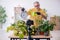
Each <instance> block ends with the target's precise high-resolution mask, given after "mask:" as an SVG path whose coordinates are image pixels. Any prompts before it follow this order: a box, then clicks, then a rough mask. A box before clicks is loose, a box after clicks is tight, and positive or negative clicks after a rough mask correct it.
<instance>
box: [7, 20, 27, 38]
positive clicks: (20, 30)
mask: <svg viewBox="0 0 60 40" xmlns="http://www.w3.org/2000/svg"><path fill="white" fill-rule="evenodd" d="M9 31H13V33H14V35H15V36H19V38H23V37H24V35H27V27H26V24H25V22H24V21H21V20H19V21H17V22H16V23H14V24H12V25H11V26H9V27H7V32H9Z"/></svg>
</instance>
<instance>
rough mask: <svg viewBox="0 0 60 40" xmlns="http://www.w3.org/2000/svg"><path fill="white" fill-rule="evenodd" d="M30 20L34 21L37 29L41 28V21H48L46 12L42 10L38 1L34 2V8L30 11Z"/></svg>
mask: <svg viewBox="0 0 60 40" xmlns="http://www.w3.org/2000/svg"><path fill="white" fill-rule="evenodd" d="M28 15H30V19H31V20H33V21H34V26H35V27H36V28H37V27H38V26H39V20H42V19H43V18H44V19H47V17H46V12H45V11H44V10H42V9H41V8H40V4H39V2H38V1H36V2H34V8H32V9H30V10H29V11H28Z"/></svg>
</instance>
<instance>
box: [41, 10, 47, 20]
mask: <svg viewBox="0 0 60 40" xmlns="http://www.w3.org/2000/svg"><path fill="white" fill-rule="evenodd" d="M41 15H42V17H43V18H44V19H47V14H46V12H45V11H44V10H43V11H42V13H41Z"/></svg>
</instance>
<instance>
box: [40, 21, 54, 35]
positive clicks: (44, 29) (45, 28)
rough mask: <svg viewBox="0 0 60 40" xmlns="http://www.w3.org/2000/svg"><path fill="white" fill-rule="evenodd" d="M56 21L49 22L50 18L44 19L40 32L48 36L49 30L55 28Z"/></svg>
mask: <svg viewBox="0 0 60 40" xmlns="http://www.w3.org/2000/svg"><path fill="white" fill-rule="evenodd" d="M54 25H55V23H51V22H50V23H49V21H48V20H46V21H42V23H41V24H40V26H39V30H40V33H41V32H43V35H46V36H48V35H49V31H51V30H53V27H54Z"/></svg>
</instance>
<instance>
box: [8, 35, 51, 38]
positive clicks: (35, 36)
mask: <svg viewBox="0 0 60 40" xmlns="http://www.w3.org/2000/svg"><path fill="white" fill-rule="evenodd" d="M31 37H32V38H52V36H44V35H34V36H33V35H32V36H31ZM9 38H19V37H18V36H14V35H10V36H9ZM24 38H28V36H24Z"/></svg>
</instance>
